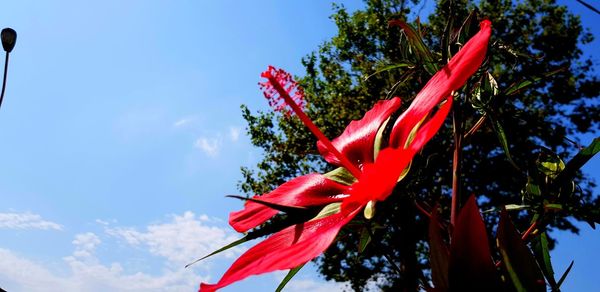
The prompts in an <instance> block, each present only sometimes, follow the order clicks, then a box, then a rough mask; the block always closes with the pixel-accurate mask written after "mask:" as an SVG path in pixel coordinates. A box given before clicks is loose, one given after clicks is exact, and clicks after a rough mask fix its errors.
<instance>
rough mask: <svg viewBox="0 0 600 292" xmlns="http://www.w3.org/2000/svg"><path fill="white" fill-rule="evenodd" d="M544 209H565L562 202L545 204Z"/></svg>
mask: <svg viewBox="0 0 600 292" xmlns="http://www.w3.org/2000/svg"><path fill="white" fill-rule="evenodd" d="M544 209H546V210H552V211H560V210H562V209H563V205H562V204H545V205H544Z"/></svg>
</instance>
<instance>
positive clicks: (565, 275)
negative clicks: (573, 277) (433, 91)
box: [553, 261, 575, 291]
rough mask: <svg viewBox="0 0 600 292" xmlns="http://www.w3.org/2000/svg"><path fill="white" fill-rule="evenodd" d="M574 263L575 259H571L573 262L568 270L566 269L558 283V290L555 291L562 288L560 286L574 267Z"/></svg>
mask: <svg viewBox="0 0 600 292" xmlns="http://www.w3.org/2000/svg"><path fill="white" fill-rule="evenodd" d="M574 263H575V261H571V264H570V265H569V267H568V268H567V270H566V271H565V273H564V274H563V275H562V276H560V279H559V280H558V283H556V290H553V291H558V290H559V289H560V286H561V285H562V283H563V282H564V281H565V279H566V278H567V275H568V274H569V272H570V271H571V268H572V267H573V264H574Z"/></svg>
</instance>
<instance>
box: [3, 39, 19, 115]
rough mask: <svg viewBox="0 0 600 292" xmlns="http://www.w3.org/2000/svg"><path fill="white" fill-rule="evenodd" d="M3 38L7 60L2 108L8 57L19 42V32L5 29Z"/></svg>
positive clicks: (6, 63)
mask: <svg viewBox="0 0 600 292" xmlns="http://www.w3.org/2000/svg"><path fill="white" fill-rule="evenodd" d="M0 37H1V38H2V47H3V48H4V51H6V59H5V61H4V78H2V93H0V107H1V106H2V100H3V99H4V89H6V75H7V73H8V55H9V54H10V52H11V51H12V50H13V49H14V48H15V43H16V42H17V32H16V31H15V30H14V29H12V28H9V27H7V28H5V29H3V30H2V32H1V33H0Z"/></svg>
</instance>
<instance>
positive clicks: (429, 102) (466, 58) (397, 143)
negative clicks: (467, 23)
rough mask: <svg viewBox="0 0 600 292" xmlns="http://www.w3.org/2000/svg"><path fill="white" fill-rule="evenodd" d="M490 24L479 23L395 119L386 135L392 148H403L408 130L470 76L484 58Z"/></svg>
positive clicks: (486, 21) (486, 22)
mask: <svg viewBox="0 0 600 292" xmlns="http://www.w3.org/2000/svg"><path fill="white" fill-rule="evenodd" d="M491 29H492V25H491V22H490V21H489V20H484V21H482V22H481V24H480V30H479V32H478V33H477V34H476V35H474V36H473V37H472V38H471V39H470V40H469V41H468V42H467V43H466V44H465V45H464V46H463V48H462V49H461V50H460V51H459V52H458V53H457V54H456V55H454V57H452V59H451V60H450V62H448V64H447V65H446V66H445V67H444V68H442V69H441V70H440V71H438V72H437V73H436V74H435V75H433V77H431V79H430V80H429V82H427V84H425V86H424V87H423V89H421V91H420V92H419V93H418V94H417V96H416V97H415V99H414V100H413V102H412V103H411V105H410V107H409V108H408V109H407V110H406V111H405V112H404V114H402V116H400V118H398V120H397V121H396V124H395V126H394V129H393V130H392V136H391V138H390V141H391V145H392V146H393V147H403V146H404V144H405V142H406V139H407V138H408V136H409V134H410V132H411V131H412V129H413V128H414V127H415V126H416V125H417V124H418V123H419V122H420V121H421V119H423V118H424V117H425V116H426V115H427V114H428V113H429V112H430V111H431V110H432V109H433V108H434V107H435V106H436V105H437V104H439V102H440V101H441V100H442V99H443V98H446V97H448V96H450V94H451V93H452V91H455V90H457V89H459V88H461V87H462V86H463V85H464V84H465V82H467V80H468V79H469V77H471V75H473V74H474V73H475V72H476V71H477V69H478V68H479V66H481V63H482V62H483V59H484V58H485V54H486V52H487V47H488V41H489V39H490V34H491Z"/></svg>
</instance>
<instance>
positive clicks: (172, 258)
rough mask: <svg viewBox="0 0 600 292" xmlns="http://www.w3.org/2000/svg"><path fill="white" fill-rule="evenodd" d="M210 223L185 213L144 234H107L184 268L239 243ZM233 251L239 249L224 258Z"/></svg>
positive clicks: (129, 231) (111, 230)
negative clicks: (209, 254)
mask: <svg viewBox="0 0 600 292" xmlns="http://www.w3.org/2000/svg"><path fill="white" fill-rule="evenodd" d="M211 222H212V221H211V220H210V219H209V218H208V217H207V216H206V215H201V216H196V215H195V214H194V213H192V212H189V211H188V212H185V213H184V214H183V215H181V216H179V215H173V216H172V219H171V221H170V222H167V223H160V224H152V225H149V226H147V227H146V230H145V231H138V230H136V229H135V228H128V227H117V228H107V229H106V232H107V233H108V234H110V235H113V236H116V237H118V238H121V239H123V240H124V241H125V242H126V243H128V244H129V245H132V246H138V247H144V248H147V249H148V251H149V252H150V253H152V254H154V255H157V256H161V257H164V258H166V259H167V260H168V261H169V262H171V263H174V264H175V265H177V266H183V265H185V264H187V263H189V262H191V261H192V260H194V259H196V258H199V257H201V256H204V255H206V254H208V253H210V252H212V251H214V250H216V249H218V248H220V247H222V246H224V245H226V244H229V243H231V242H233V241H235V240H237V239H239V236H237V235H234V233H233V232H230V231H228V230H224V229H221V228H219V227H215V226H209V225H208V224H207V223H211ZM236 251H239V249H235V248H234V249H232V250H230V251H227V252H224V253H223V255H225V256H227V257H233V255H234V252H236Z"/></svg>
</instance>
